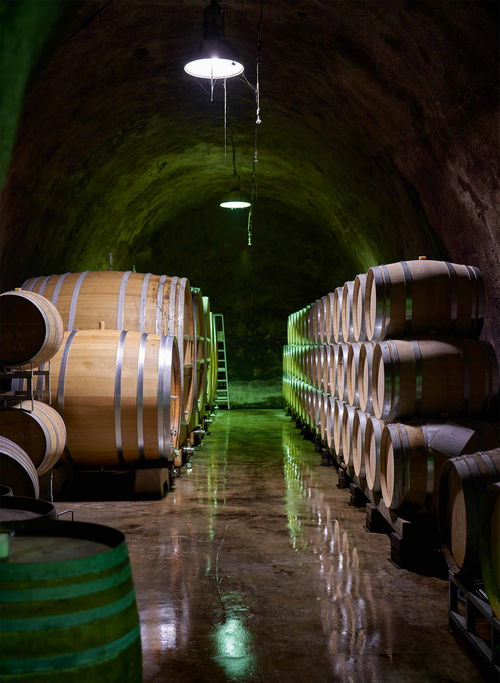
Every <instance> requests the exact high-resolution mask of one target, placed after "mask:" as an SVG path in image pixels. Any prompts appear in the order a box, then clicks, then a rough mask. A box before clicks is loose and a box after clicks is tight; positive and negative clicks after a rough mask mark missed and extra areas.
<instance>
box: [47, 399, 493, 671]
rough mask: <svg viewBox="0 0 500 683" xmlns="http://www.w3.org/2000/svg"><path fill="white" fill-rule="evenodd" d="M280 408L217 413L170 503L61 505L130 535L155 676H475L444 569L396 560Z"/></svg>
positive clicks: (147, 660)
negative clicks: (451, 614) (426, 571)
mask: <svg viewBox="0 0 500 683" xmlns="http://www.w3.org/2000/svg"><path fill="white" fill-rule="evenodd" d="M320 462H321V458H320V456H319V455H318V454H317V453H315V452H314V447H313V445H312V443H311V442H310V441H305V440H303V438H302V437H301V436H300V433H299V431H298V430H297V429H296V428H295V425H294V424H293V422H291V420H290V419H289V418H287V417H286V416H285V414H284V411H279V410H253V411H251V410H247V411H231V412H223V411H220V412H219V413H218V416H217V420H216V422H214V424H213V425H212V428H211V434H210V435H209V436H208V437H207V438H205V440H204V443H203V446H202V447H201V448H199V449H198V450H197V454H196V456H195V457H194V458H193V466H192V469H191V470H190V471H183V475H182V477H181V478H180V479H178V480H177V483H176V487H175V490H174V491H173V492H170V493H169V494H168V495H167V496H166V498H165V499H164V500H162V501H148V502H137V501H127V502H84V503H73V502H72V503H68V504H65V503H59V504H58V508H59V509H62V508H67V507H70V508H72V509H73V510H74V511H75V519H77V520H81V521H94V522H100V523H102V524H109V525H111V526H115V527H118V528H119V529H121V530H122V531H124V532H125V533H126V536H127V542H128V546H129V551H130V556H131V561H132V566H133V571H134V578H135V585H136V591H137V599H138V604H139V609H140V615H141V624H142V644H143V654H144V680H145V681H169V682H170V681H172V682H175V683H194V682H198V681H200V682H205V681H206V682H212V681H213V682H214V683H215V682H217V683H219V682H221V683H223V682H226V681H236V682H241V683H244V682H246V681H262V682H264V683H268V682H273V683H274V682H276V683H277V682H279V683H283V682H285V683H304V682H306V683H323V682H327V681H328V682H329V681H348V682H350V681H352V682H353V683H360V682H363V681H381V682H383V683H386V682H388V681H395V682H397V683H400V682H402V681H411V682H412V683H414V682H417V681H422V682H424V681H425V682H428V681H448V682H451V681H457V682H458V681H463V682H467V683H471V682H473V681H481V680H483V679H482V677H481V676H480V675H479V673H478V671H477V669H476V668H475V666H474V664H473V663H472V662H471V660H470V659H469V658H468V656H467V655H466V654H465V653H464V652H463V651H462V650H461V648H460V646H459V644H458V643H457V641H456V640H455V638H454V636H453V634H452V633H451V631H450V630H449V628H448V617H447V583H446V582H445V581H443V580H442V579H437V578H433V577H424V576H420V575H418V574H414V573H411V572H408V571H405V570H400V569H397V568H396V567H395V566H393V565H392V564H391V563H390V561H389V560H388V557H389V541H388V538H387V537H386V536H384V535H378V534H369V533H367V532H366V531H365V530H364V529H363V523H364V511H363V510H360V509H356V508H352V507H350V506H349V505H348V498H349V496H348V494H347V492H346V491H345V490H339V489H337V488H336V483H337V476H336V472H335V470H334V469H333V468H329V467H322V466H321V465H320Z"/></svg>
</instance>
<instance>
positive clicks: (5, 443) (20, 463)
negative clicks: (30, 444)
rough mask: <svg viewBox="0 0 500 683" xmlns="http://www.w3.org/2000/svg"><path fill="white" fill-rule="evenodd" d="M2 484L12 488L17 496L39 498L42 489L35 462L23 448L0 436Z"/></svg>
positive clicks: (0, 479) (0, 478)
mask: <svg viewBox="0 0 500 683" xmlns="http://www.w3.org/2000/svg"><path fill="white" fill-rule="evenodd" d="M0 484H2V485H3V486H7V487H9V488H11V489H12V491H13V493H14V495H15V496H27V497H28V498H38V496H39V494H40V489H39V486H38V475H37V473H36V469H35V466H34V464H33V463H32V462H31V459H30V458H29V456H28V455H27V453H26V452H25V451H23V449H22V448H21V447H20V446H18V445H17V443H14V441H11V440H10V439H6V438H5V437H4V436H0Z"/></svg>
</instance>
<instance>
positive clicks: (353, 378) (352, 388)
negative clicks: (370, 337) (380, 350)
mask: <svg viewBox="0 0 500 683" xmlns="http://www.w3.org/2000/svg"><path fill="white" fill-rule="evenodd" d="M363 346H364V342H354V343H353V344H349V349H348V351H347V364H346V366H347V367H346V368H345V380H344V381H345V384H346V388H347V400H348V401H349V403H350V404H351V405H352V406H355V407H356V408H359V405H360V399H359V386H358V373H359V356H360V353H361V349H362V348H363Z"/></svg>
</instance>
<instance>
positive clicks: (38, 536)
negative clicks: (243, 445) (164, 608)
mask: <svg viewBox="0 0 500 683" xmlns="http://www.w3.org/2000/svg"><path fill="white" fill-rule="evenodd" d="M0 589H1V596H0V600H1V603H0V604H1V610H2V619H1V623H0V671H1V672H2V679H3V680H20V681H21V680H22V681H36V682H37V683H44V682H46V683H53V681H55V680H61V681H64V683H85V682H88V683H90V682H91V681H106V683H125V682H130V683H140V681H141V680H142V658H141V641H140V626H139V618H138V613H137V605H136V599H135V591H134V584H133V579H132V573H131V569H130V562H129V557H128V550H127V546H126V543H125V538H124V536H123V534H122V533H121V532H120V531H117V530H116V529H111V528H110V527H104V526H100V525H97V524H88V523H83V522H52V523H50V524H47V525H45V526H44V527H43V528H41V529H39V530H32V529H30V530H26V531H25V532H21V533H16V534H15V535H14V536H12V537H11V539H10V549H9V557H8V559H7V561H6V562H3V563H1V564H0ZM4 677H5V678H4Z"/></svg>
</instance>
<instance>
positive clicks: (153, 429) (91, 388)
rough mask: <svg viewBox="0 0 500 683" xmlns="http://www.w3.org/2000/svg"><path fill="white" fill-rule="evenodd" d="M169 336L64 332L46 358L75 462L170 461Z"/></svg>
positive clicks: (175, 403) (177, 399)
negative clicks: (49, 358)
mask: <svg viewBox="0 0 500 683" xmlns="http://www.w3.org/2000/svg"><path fill="white" fill-rule="evenodd" d="M180 375H181V372H180V363H179V354H178V350H177V341H176V339H175V337H170V336H167V335H155V334H147V333H145V332H144V333H141V332H127V330H122V331H121V332H120V331H118V330H73V331H72V332H66V333H65V339H64V343H63V345H62V347H61V350H60V352H59V353H58V354H57V355H56V357H55V358H54V359H53V361H52V385H51V386H52V402H53V405H54V406H55V407H56V409H57V410H58V411H59V413H60V414H61V415H62V416H63V418H64V421H65V423H66V429H67V445H68V450H69V454H70V457H71V458H72V459H73V460H74V462H75V463H77V464H78V465H84V466H86V467H89V466H98V467H99V466H123V465H125V464H130V463H140V462H141V461H146V460H156V459H165V458H166V459H170V458H171V456H172V448H174V447H176V446H177V440H178V437H179V425H180V409H181V407H180V404H181V395H180V391H181V380H180Z"/></svg>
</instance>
